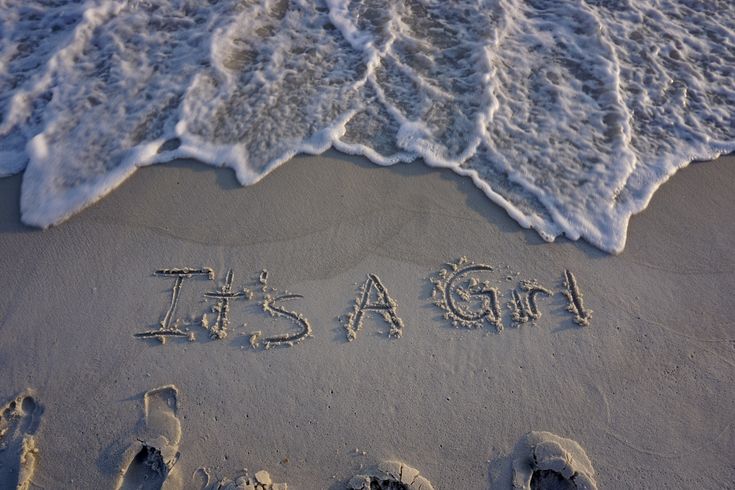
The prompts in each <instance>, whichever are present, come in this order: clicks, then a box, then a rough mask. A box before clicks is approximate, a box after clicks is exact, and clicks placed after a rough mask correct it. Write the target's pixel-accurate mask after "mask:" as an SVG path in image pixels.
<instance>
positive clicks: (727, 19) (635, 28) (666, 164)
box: [0, 0, 735, 252]
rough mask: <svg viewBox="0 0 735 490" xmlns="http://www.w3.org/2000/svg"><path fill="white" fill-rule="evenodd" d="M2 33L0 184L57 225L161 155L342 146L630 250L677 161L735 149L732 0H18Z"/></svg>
mask: <svg viewBox="0 0 735 490" xmlns="http://www.w3.org/2000/svg"><path fill="white" fill-rule="evenodd" d="M0 43H1V44H0V176H1V175H9V174H13V173H17V172H21V171H24V176H23V184H22V192H21V213H22V219H23V221H24V222H26V223H28V224H32V225H36V226H41V227H46V226H50V225H53V224H58V223H60V222H61V221H63V220H65V219H67V218H68V217H69V216H70V215H72V214H73V213H75V212H77V211H79V210H80V209H82V208H84V207H85V206H88V205H89V204H91V203H92V202H94V201H96V200H98V199H99V198H101V197H102V196H104V195H105V194H107V193H108V192H110V191H111V190H112V189H114V188H115V187H116V186H118V185H120V183H122V182H123V181H124V180H125V179H126V178H127V177H128V176H129V175H131V174H132V172H134V171H135V169H136V168H137V167H140V166H143V165H149V164H153V163H158V162H164V161H170V160H172V159H175V158H179V157H193V158H197V159H199V160H202V161H204V162H206V163H209V164H213V165H218V166H228V167H231V168H233V169H234V170H235V172H236V174H237V178H238V180H239V181H240V182H241V183H242V184H250V183H253V182H256V181H258V180H259V179H261V178H262V177H263V176H265V175H266V174H267V173H268V172H269V171H270V170H272V169H273V168H275V167H276V166H278V165H280V164H281V163H283V162H285V161H287V160H288V159H290V158H291V157H292V156H293V155H295V154H297V153H312V154H316V153H321V152H323V151H325V150H326V149H328V148H330V147H334V148H336V149H338V150H340V151H343V152H347V153H352V154H361V155H365V156H366V157H368V158H369V159H370V160H372V161H373V162H375V163H378V164H381V165H391V164H394V163H397V162H406V161H412V160H414V159H417V158H422V159H423V160H424V161H425V162H426V163H427V164H429V165H432V166H440V167H447V168H451V169H453V170H455V171H456V172H458V173H460V174H462V175H467V176H470V177H471V178H472V179H473V181H474V182H475V183H476V184H477V185H478V187H480V188H481V189H482V190H483V191H484V192H485V194H486V195H487V196H488V197H489V198H491V199H492V200H493V201H495V202H496V203H498V204H499V205H501V206H503V207H504V208H505V209H506V210H507V211H508V213H509V214H510V215H511V216H512V217H513V218H514V219H515V220H516V221H518V222H519V223H520V224H521V225H523V226H525V227H532V228H534V229H535V230H537V231H538V232H539V233H540V234H541V236H543V237H544V238H545V239H547V240H553V239H554V238H555V237H557V236H559V235H562V234H563V235H565V236H567V237H569V238H570V239H578V238H584V239H585V240H587V241H589V242H590V243H592V244H594V245H596V246H597V247H599V248H601V249H603V250H606V251H609V252H619V251H621V250H622V249H623V247H624V245H625V239H626V228H627V223H628V220H629V218H630V216H631V215H632V214H634V213H637V212H639V211H641V210H642V209H643V208H645V206H646V205H647V204H648V201H649V199H650V198H651V195H652V194H653V193H654V191H655V190H656V188H657V187H658V186H660V185H661V184H662V183H663V182H665V181H666V180H667V179H668V178H669V177H670V176H671V175H672V174H673V173H674V172H675V171H676V170H677V169H679V168H681V167H682V166H684V165H686V164H687V163H689V162H690V161H692V160H694V159H704V158H711V157H714V156H717V155H719V154H722V153H726V152H731V151H733V150H735V112H734V111H733V110H732V108H733V107H735V4H734V3H733V2H731V1H729V0H711V1H708V2H701V1H696V0H668V1H667V0H640V1H632V0H627V1H626V0H585V1H582V0H574V1H572V0H570V1H564V2H560V1H558V0H533V1H527V0H494V1H480V2H477V1H457V2H440V1H418V0H413V1H407V0H406V1H399V2H395V1H390V0H360V1H349V0H326V1H321V2H311V1H287V0H266V1H242V0H240V1H233V0H209V1H208V2H200V1H195V0H150V1H145V0H135V1H132V0H131V1H128V2H121V1H109V0H108V1H104V0H94V1H87V2H82V1H77V2H70V1H62V0H55V1H53V0H52V1H39V0H33V1H29V0H23V1H20V0H0Z"/></svg>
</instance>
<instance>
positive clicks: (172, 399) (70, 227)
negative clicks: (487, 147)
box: [0, 151, 735, 489]
mask: <svg viewBox="0 0 735 490" xmlns="http://www.w3.org/2000/svg"><path fill="white" fill-rule="evenodd" d="M21 180H22V175H16V176H14V177H10V178H5V179H0V199H2V206H0V210H2V211H0V213H1V216H0V220H1V221H0V229H1V230H2V231H1V233H0V273H1V274H0V277H1V279H0V281H1V282H0V284H1V285H2V286H1V287H2V291H3V294H2V295H0V372H2V373H3V376H1V377H0V398H2V403H7V404H8V405H7V406H8V407H9V406H10V404H11V403H12V400H15V399H16V397H18V396H19V395H20V398H18V400H19V401H18V402H17V403H20V404H22V406H23V407H24V408H23V409H20V410H18V409H16V410H15V413H16V417H15V418H13V417H11V416H10V415H8V416H7V420H4V422H3V423H4V424H6V425H5V426H6V427H10V429H11V430H10V431H9V432H6V434H7V435H6V439H8V440H9V441H10V443H12V444H16V446H17V447H20V445H21V441H22V440H24V439H23V438H26V439H32V440H33V444H34V447H35V449H34V450H33V451H30V452H28V451H26V452H25V453H24V454H26V455H30V456H31V457H30V458H29V459H31V460H32V461H33V462H34V463H33V464H30V463H28V462H26V463H21V462H18V461H16V460H14V459H13V457H12V456H13V454H16V453H15V452H12V451H6V452H5V454H4V455H3V456H2V457H3V458H5V459H3V460H2V462H3V465H4V466H3V467H2V468H0V472H3V471H4V472H5V473H4V474H3V475H4V477H5V478H17V475H16V476H13V475H12V474H11V473H12V471H11V472H10V473H9V471H10V470H9V469H8V468H11V469H13V468H14V469H13V471H18V470H23V468H25V469H26V470H29V471H30V473H29V471H26V473H24V475H25V476H24V478H25V477H27V478H28V481H30V482H31V483H30V488H46V489H53V488H115V487H116V486H121V487H122V488H133V486H131V485H132V483H131V482H133V478H134V477H135V475H134V474H133V473H134V472H133V471H132V470H134V469H135V468H132V470H131V465H133V466H134V465H135V464H137V463H136V461H138V459H140V457H141V456H140V451H141V450H142V448H144V447H146V448H147V449H146V450H147V451H152V450H153V449H155V450H157V451H160V453H161V454H162V455H163V459H164V461H170V462H171V465H170V466H171V468H172V469H171V471H170V474H169V475H168V477H169V478H170V481H168V483H167V484H166V485H168V486H166V485H164V488H175V487H178V488H203V487H205V486H206V485H210V486H211V485H214V484H215V483H216V482H217V481H224V480H225V479H226V478H230V479H232V480H235V478H236V477H237V476H238V475H244V473H243V472H242V471H241V470H243V469H247V470H248V473H247V475H248V478H251V480H252V481H260V480H258V479H257V478H256V477H255V476H254V475H255V474H256V472H258V471H260V470H266V471H267V472H268V473H269V474H270V478H272V481H273V483H281V482H282V483H286V484H287V485H288V488H293V489H317V488H326V489H339V488H345V487H346V485H347V483H348V482H349V481H350V479H351V478H352V477H353V476H354V475H360V474H364V473H365V472H370V471H374V469H375V468H376V465H379V464H380V463H381V462H384V461H400V462H403V463H404V464H406V465H408V466H410V467H413V468H415V469H416V470H418V471H420V474H421V476H422V477H423V478H425V479H426V481H428V482H431V485H433V488H436V489H459V488H464V489H487V488H492V489H495V488H499V489H502V488H511V485H512V481H513V468H512V467H513V461H514V458H517V457H518V455H519V451H520V452H521V453H522V452H523V441H524V437H525V436H526V434H527V433H529V432H530V431H548V432H550V433H553V434H555V435H557V436H559V437H561V438H565V439H569V440H572V441H576V443H578V445H579V446H580V447H581V448H582V449H583V450H584V452H585V453H586V456H587V457H588V458H589V462H590V463H591V466H592V468H593V469H594V470H593V471H594V474H593V475H592V477H593V479H594V481H595V482H596V485H597V487H598V488H602V489H605V488H607V489H612V488H639V489H640V488H670V489H673V488H682V489H684V488H697V489H722V488H733V481H735V466H733V463H732V450H733V448H735V428H733V426H732V424H733V416H734V415H735V411H734V409H733V407H734V406H735V330H734V328H735V326H734V325H735V324H734V323H733V319H732V318H733V317H732V312H731V309H732V305H733V299H732V291H733V289H734V288H735V258H734V256H733V254H732V244H733V239H735V221H733V220H732V217H731V214H732V194H733V182H735V157H732V156H728V157H722V158H720V159H718V160H717V161H715V162H710V163H702V164H699V163H697V164H692V165H690V166H689V167H687V168H685V169H684V170H682V171H680V172H679V173H678V174H676V175H675V176H674V177H673V178H672V179H671V180H670V181H669V182H667V183H666V184H665V185H664V186H663V187H662V188H661V189H660V191H659V192H658V193H657V194H656V195H655V196H654V197H653V200H652V202H651V203H650V206H649V207H648V209H646V210H645V211H644V212H643V213H641V214H640V215H637V216H635V217H634V218H633V219H632V222H631V224H630V228H629V235H628V244H627V246H626V249H625V250H624V251H623V252H622V253H621V254H620V255H617V256H614V255H609V254H606V253H603V252H601V251H599V250H597V249H595V248H593V247H591V246H590V245H588V244H586V243H585V242H583V241H579V242H571V241H568V240H565V239H559V240H557V241H556V242H555V243H546V242H544V241H542V240H541V239H540V238H539V237H538V235H537V234H536V233H535V232H533V231H531V230H525V229H522V228H521V227H519V226H518V224H517V223H515V222H514V221H513V220H511V219H510V218H509V217H508V216H507V215H506V213H505V211H503V210H502V209H501V208H499V207H498V206H496V205H494V204H492V203H491V202H490V201H489V200H488V199H486V198H485V196H484V195H482V193H481V192H480V191H479V190H478V189H477V188H475V187H474V186H473V184H472V182H471V181H470V180H469V179H467V178H462V177H459V176H457V175H455V174H453V173H452V172H451V171H449V170H438V169H431V168H428V167H427V166H425V165H423V164H422V163H420V162H414V163H411V164H400V165H396V166H393V167H378V166H375V165H373V164H371V163H369V162H367V161H366V160H364V159H362V158H357V157H347V156H344V155H341V154H339V153H336V152H333V151H330V152H327V153H325V154H323V155H321V156H299V157H296V158H294V159H293V160H292V161H290V162H288V163H287V164H285V165H283V166H282V167H280V168H278V169H276V170H275V171H274V172H272V173H271V174H270V175H268V176H267V177H266V178H264V179H263V180H262V181H261V182H259V183H258V184H255V185H253V186H250V187H245V188H243V187H240V186H239V184H238V183H237V182H236V180H235V178H234V174H233V172H232V171H231V170H225V169H213V168H212V167H209V166H205V165H202V164H199V163H197V162H193V161H176V162H173V163H170V164H165V165H158V166H152V167H147V168H143V169H141V170H139V171H138V172H137V173H136V174H135V175H134V176H133V177H132V178H130V179H129V180H128V181H127V182H125V183H124V184H123V185H122V186H121V187H120V188H119V189H117V190H116V191H114V192H113V193H112V194H110V195H109V196H108V197H107V198H105V199H103V200H102V201H100V202H98V203H97V204H95V205H94V206H92V207H90V208H88V209H86V210H84V211H83V212H81V213H79V214H77V215H75V216H74V217H72V218H71V219H70V220H69V221H68V222H66V223H63V224H62V225H60V226H57V227H52V228H50V229H47V230H44V231H42V230H39V229H34V228H29V227H26V226H24V225H22V224H21V223H20V220H19V204H18V203H19V192H20V185H21ZM462 257H464V258H466V259H463V260H462V261H461V262H460V258H462ZM452 263H453V264H454V266H452V265H451V264H452ZM468 265H480V266H483V267H484V268H480V269H476V270H475V272H476V273H477V274H476V275H477V276H478V277H480V276H481V280H480V282H477V281H475V282H473V281H472V280H471V277H470V276H472V275H473V274H475V273H474V272H472V271H465V270H464V267H466V266H468ZM185 268H189V270H188V271H183V272H182V269H185ZM490 268H492V270H490ZM171 269H178V272H177V271H171ZM210 269H211V273H210V271H209V270H210ZM442 269H443V270H444V271H445V272H444V273H442V272H441V271H442ZM264 270H265V271H267V273H265V274H264V273H263V271H264ZM157 271H158V273H157ZM229 271H232V272H231V273H229V274H228V272H229ZM566 271H569V272H570V273H571V274H572V277H573V282H574V284H573V285H570V284H569V276H568V275H567V274H566ZM456 274H460V275H462V274H466V276H462V277H459V278H458V282H457V284H459V283H462V284H464V280H465V279H467V287H466V289H465V290H464V293H463V294H466V295H468V296H467V297H466V298H465V299H467V301H466V302H465V303H464V304H463V305H459V306H458V305H457V304H454V303H452V304H449V305H447V304H446V302H444V303H443V302H442V298H443V296H442V293H441V291H442V288H444V289H446V288H447V287H448V288H450V289H451V288H452V287H453V286H452V284H448V278H452V277H454V275H456ZM371 275H372V276H371ZM432 278H433V279H434V283H432ZM483 281H485V282H483ZM435 283H438V284H439V291H440V292H439V293H438V296H437V295H434V296H432V293H433V292H434V291H435V289H436V287H437V286H436V284H435ZM366 286H367V291H361V287H362V288H364V287H366ZM177 288H178V289H177ZM473 288H474V289H473ZM478 288H480V289H478ZM481 288H485V289H481ZM572 289H574V291H572ZM491 290H492V291H494V292H491ZM512 291H516V295H517V297H518V298H519V302H516V301H515V299H514V298H515V297H514V296H513V293H512ZM533 291H536V293H534V294H531V293H532V292H533ZM453 292H454V293H456V292H458V291H457V290H453ZM363 293H364V294H363ZM460 293H461V292H460ZM565 293H566V294H565ZM294 295H298V296H294ZM531 296H533V298H531ZM174 297H175V305H173V306H175V308H174V309H172V308H171V307H172V300H173V299H174ZM388 297H389V298H390V300H387V298H388ZM437 298H439V299H438V300H437ZM488 298H489V299H488ZM570 298H571V299H570ZM529 299H531V300H532V301H531V302H530V303H529ZM580 299H581V300H582V301H583V303H582V304H581V305H580V304H579V300H580ZM491 300H492V301H491ZM495 303H497V304H495ZM531 303H534V304H535V307H534V304H531ZM509 304H510V306H509ZM356 305H357V306H356ZM376 305H377V306H376ZM514 305H515V309H514ZM493 306H497V308H496V309H495V312H494V313H493V312H492V311H491V310H492V309H493V308H492V307H493ZM518 306H521V307H524V308H525V309H523V308H522V309H521V310H520V311H519V310H518V309H517V307H518ZM580 306H581V309H580ZM366 307H367V308H366ZM478 308H479V310H478ZM268 310H269V311H268ZM486 310H487V311H486ZM357 311H361V315H360V316H362V321H361V322H358V321H357V320H356V318H355V316H354V313H355V312H357ZM477 311H481V312H486V313H487V312H489V313H488V314H487V315H484V316H483V315H481V316H480V317H479V318H480V319H479V321H477V322H474V323H475V324H469V323H472V322H468V324H466V325H465V324H464V323H463V322H462V319H463V318H462V314H463V313H464V314H467V315H470V313H473V312H477ZM169 312H171V313H170V314H169ZM269 313H270V314H269ZM351 313H353V316H350V314H351ZM494 314H498V316H493V315H494ZM470 316H471V315H470ZM580 316H581V317H582V320H583V321H577V322H575V318H576V319H577V320H579V319H580ZM396 318H397V319H398V320H399V321H396ZM458 320H459V321H458ZM453 321H455V322H457V326H456V327H455V326H453ZM493 321H494V322H493ZM359 323H361V325H359ZM466 323H467V322H466ZM585 323H588V324H587V325H586V326H585V325H584V324H585ZM162 326H163V327H165V328H168V330H169V331H170V332H174V331H175V332H178V333H176V334H175V335H174V334H172V335H170V336H167V337H166V342H165V343H162V342H161V341H160V340H159V339H160V338H162V337H161V336H160V335H157V334H156V333H155V332H157V331H159V329H160V328H162ZM359 326H361V328H359V329H358V327H359ZM146 332H148V334H147V335H140V334H146ZM151 332H153V333H151ZM350 332H351V333H352V337H353V338H352V341H349V340H350V335H349V334H350ZM307 333H310V334H311V335H306V334H307ZM302 334H303V335H302ZM136 335H137V336H136ZM268 339H270V341H269V340H268ZM299 340H300V342H298V341H299ZM290 344H293V345H290ZM266 347H270V348H266ZM159 388H160V389H159ZM156 390H157V391H156ZM16 408H17V407H16ZM11 412H12V410H10V411H6V412H5V414H4V416H5V415H7V414H10V413H11ZM8 424H10V425H8ZM155 441H159V442H155ZM160 441H164V442H160ZM6 442H7V441H6ZM13 447H15V446H13ZM570 451H571V450H570ZM11 452H12V454H10V453H11ZM18 453H19V454H20V453H23V451H19V452H18ZM177 453H178V456H177ZM1 454H2V453H0V455H1ZM167 454H168V456H166V455H167ZM570 454H571V453H570ZM136 458H137V459H136ZM167 458H168V459H167ZM16 459H17V458H16ZM14 461H15V462H14ZM575 461H577V463H579V457H577V459H576V460H575ZM13 474H15V473H13ZM8 475H10V476H8ZM206 475H209V481H208V482H207V479H208V478H207V476H206ZM260 475H261V479H262V478H264V476H263V474H262V473H261V474H260ZM143 476H144V477H145V475H143ZM126 478H127V480H126ZM6 481H9V480H6ZM141 481H142V480H141ZM243 481H244V480H241V483H242V482H243ZM144 483H145V484H146V485H148V484H152V483H151V482H150V481H146V482H144ZM261 483H262V482H261ZM157 485H158V486H157V487H155V488H159V487H160V482H159V483H157ZM3 488H5V487H3ZM146 488H148V487H146ZM213 488H216V487H213ZM243 488H244V487H243ZM264 488H265V487H264ZM269 488H278V487H277V486H275V485H272V486H271V487H269ZM406 488H408V487H406ZM570 488H571V487H570Z"/></svg>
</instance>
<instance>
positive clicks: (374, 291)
mask: <svg viewBox="0 0 735 490" xmlns="http://www.w3.org/2000/svg"><path fill="white" fill-rule="evenodd" d="M371 296H373V299H372V300H371ZM397 306H398V305H397V303H396V302H395V301H394V300H393V299H392V298H391V297H390V296H388V291H386V289H385V286H383V283H382V282H380V278H379V277H378V276H376V275H375V274H368V278H367V281H365V284H363V285H362V287H361V288H360V292H359V294H358V295H357V297H356V298H355V306H354V307H353V309H352V312H351V313H349V314H348V315H347V323H346V324H345V330H347V340H348V341H350V342H352V341H353V340H355V339H356V338H357V332H358V331H359V330H360V328H362V321H363V317H364V316H365V312H366V311H379V312H382V317H383V320H385V321H386V323H388V324H389V325H390V330H389V331H388V337H394V338H398V337H400V336H401V334H402V333H403V320H401V319H400V318H399V317H398V314H397V312H396V308H397Z"/></svg>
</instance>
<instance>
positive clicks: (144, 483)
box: [119, 444, 168, 490]
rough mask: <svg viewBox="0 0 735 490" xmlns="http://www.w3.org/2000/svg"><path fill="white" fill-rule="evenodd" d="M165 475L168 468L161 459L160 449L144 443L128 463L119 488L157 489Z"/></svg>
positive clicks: (124, 489) (126, 489)
mask: <svg viewBox="0 0 735 490" xmlns="http://www.w3.org/2000/svg"><path fill="white" fill-rule="evenodd" d="M166 476H168V468H167V467H166V464H165V463H164V461H163V456H162V455H161V451H159V450H158V449H156V448H154V447H151V446H148V445H145V444H144V445H143V447H142V448H141V450H140V451H139V452H138V454H136V455H135V458H134V459H133V461H132V462H131V463H130V466H129V467H128V470H127V471H126V473H125V478H124V480H123V482H122V485H121V486H120V487H119V488H120V489H121V490H132V489H136V490H138V489H146V490H154V489H155V490H159V489H160V488H161V486H162V485H163V482H164V481H165V480H166Z"/></svg>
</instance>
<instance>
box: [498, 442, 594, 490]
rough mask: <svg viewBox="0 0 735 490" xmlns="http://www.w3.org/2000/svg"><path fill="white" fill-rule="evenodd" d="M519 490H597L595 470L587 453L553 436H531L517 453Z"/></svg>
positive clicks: (515, 467)
mask: <svg viewBox="0 0 735 490" xmlns="http://www.w3.org/2000/svg"><path fill="white" fill-rule="evenodd" d="M513 488H514V489H517V490H529V489H532V490H597V483H596V482H595V470H594V469H593V468H592V463H591V462H590V460H589V458H587V454H585V452H584V449H582V447H581V446H580V445H579V444H577V443H576V442H575V441H573V440H571V439H565V438H563V437H559V436H557V435H555V434H552V433H551V432H529V433H528V434H526V436H525V437H524V438H523V440H521V441H520V442H519V443H518V445H517V446H516V449H515V455H514V458H513Z"/></svg>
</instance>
